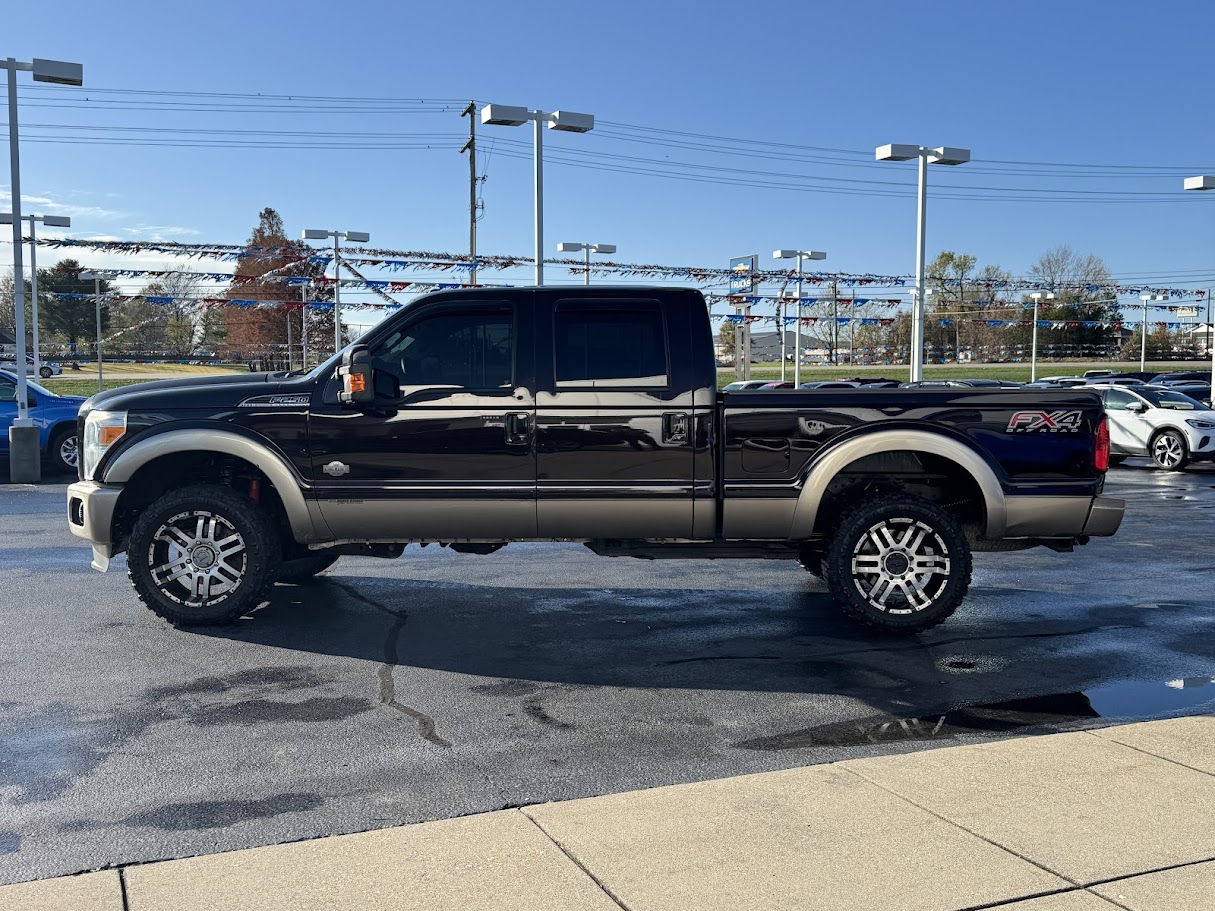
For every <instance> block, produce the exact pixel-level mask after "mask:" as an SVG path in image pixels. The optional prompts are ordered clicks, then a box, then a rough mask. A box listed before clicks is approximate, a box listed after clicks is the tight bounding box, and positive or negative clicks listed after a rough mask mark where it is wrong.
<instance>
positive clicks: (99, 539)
mask: <svg viewBox="0 0 1215 911" xmlns="http://www.w3.org/2000/svg"><path fill="white" fill-rule="evenodd" d="M121 493H122V488H121V487H108V486H106V485H105V484H98V483H96V482H95V481H77V482H76V483H75V484H72V485H71V486H69V487H68V489H67V507H68V528H69V529H71V532H72V534H74V535H75V536H76V537H78V538H84V540H86V541H88V542H89V543H90V544H92V545H93V563H92V566H93V569H95V570H97V571H99V572H105V571H106V570H107V569H108V568H109V565H110V557H112V556H114V541H113V527H114V510H115V508H117V506H118V497H119V495H120V494H121Z"/></svg>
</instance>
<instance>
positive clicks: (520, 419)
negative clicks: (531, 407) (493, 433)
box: [506, 411, 532, 446]
mask: <svg viewBox="0 0 1215 911" xmlns="http://www.w3.org/2000/svg"><path fill="white" fill-rule="evenodd" d="M531 438H532V415H531V412H530V411H508V412H507V413H506V444H507V445H508V446H526V445H527V444H528V443H529V442H531Z"/></svg>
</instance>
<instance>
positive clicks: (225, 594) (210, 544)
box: [127, 484, 280, 626]
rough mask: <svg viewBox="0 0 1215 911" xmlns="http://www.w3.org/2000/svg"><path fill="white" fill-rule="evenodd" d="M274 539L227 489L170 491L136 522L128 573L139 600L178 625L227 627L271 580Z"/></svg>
mask: <svg viewBox="0 0 1215 911" xmlns="http://www.w3.org/2000/svg"><path fill="white" fill-rule="evenodd" d="M279 552H280V544H279V540H278V535H277V533H276V532H275V530H274V526H273V525H272V524H271V522H270V521H269V518H268V517H267V515H266V514H265V512H263V511H262V509H261V507H259V506H258V505H257V504H256V503H254V502H253V501H252V500H249V499H248V498H246V497H244V496H242V495H241V494H239V493H237V492H236V491H235V490H233V489H231V488H229V487H222V486H220V485H211V484H200V485H196V486H192V487H185V488H182V489H181V490H176V491H170V492H169V493H166V494H165V495H164V496H162V497H160V498H159V499H157V500H155V501H154V502H153V503H152V504H151V505H149V506H148V507H147V508H146V509H145V510H144V511H143V514H142V515H140V517H139V519H138V520H137V521H136V522H135V527H134V528H133V529H132V530H131V538H130V543H129V546H128V552H127V572H128V574H129V575H130V578H131V584H132V585H133V586H134V587H135V592H136V593H137V594H138V595H139V599H140V600H141V601H143V603H144V604H145V605H147V606H148V608H150V609H151V610H152V611H153V612H154V613H156V614H159V615H160V616H161V617H164V618H165V619H166V620H168V621H169V622H170V623H173V624H176V625H181V626H192V625H205V624H213V623H225V622H228V621H230V620H235V619H236V618H237V617H239V616H240V615H241V614H243V613H245V612H246V611H248V610H250V609H252V608H253V607H255V606H256V605H257V604H258V603H259V602H260V601H261V598H262V592H263V591H264V590H265V589H266V587H267V586H268V585H270V584H271V583H272V582H273V581H274V577H275V567H276V565H277V563H278V561H279Z"/></svg>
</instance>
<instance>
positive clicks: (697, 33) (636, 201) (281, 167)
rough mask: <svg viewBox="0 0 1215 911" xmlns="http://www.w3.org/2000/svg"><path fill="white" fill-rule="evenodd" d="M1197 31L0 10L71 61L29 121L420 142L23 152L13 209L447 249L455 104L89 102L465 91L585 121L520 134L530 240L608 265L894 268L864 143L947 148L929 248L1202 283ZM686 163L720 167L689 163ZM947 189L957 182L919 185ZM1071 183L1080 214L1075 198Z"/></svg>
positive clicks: (1206, 102) (1204, 20)
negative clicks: (542, 187) (803, 263)
mask: <svg viewBox="0 0 1215 911" xmlns="http://www.w3.org/2000/svg"><path fill="white" fill-rule="evenodd" d="M1211 20H1212V16H1211V12H1210V7H1209V4H1201V3H1198V2H1187V0H1179V2H1164V3H1157V4H1152V5H1144V4H1142V3H1130V2H1123V0H1101V2H1094V0H1067V2H1060V0H1054V2H1040V0H1028V2H1018V3H1003V4H996V3H974V4H956V3H954V4H941V5H938V6H936V7H933V6H926V5H924V4H914V3H910V2H899V3H894V2H886V0H871V2H867V3H853V4H839V3H806V2H800V3H752V4H746V5H741V4H740V5H733V4H730V5H727V4H721V3H699V4H687V3H681V4H668V3H662V2H648V3H638V2H631V0H617V2H613V3H610V4H573V3H571V4H565V5H560V4H551V3H549V4H539V3H535V2H518V3H510V4H508V3H501V2H497V3H487V2H479V0H478V2H469V3H463V4H413V3H409V4H403V3H374V2H373V3H365V4H357V5H356V4H347V5H341V4H338V5H334V4H329V3H325V4H322V3H312V2H300V3H294V4H291V5H290V6H287V5H283V4H273V3H232V2H223V0H221V2H214V3H209V4H206V5H188V6H182V5H178V4H167V3H163V2H162V3H147V2H143V0H124V2H123V3H120V4H98V3H93V2H90V3H84V2H74V0H73V2H59V3H55V4H39V3H21V4H10V8H9V9H8V10H7V11H6V25H7V26H8V27H7V28H6V29H5V34H6V36H7V37H6V39H5V45H6V47H5V48H4V52H5V53H6V54H14V55H16V56H18V57H19V58H21V59H29V58H30V57H31V56H35V55H36V56H40V57H49V58H59V59H65V60H72V61H78V62H81V63H83V64H84V66H85V78H86V87H85V88H83V89H79V90H72V91H68V90H52V91H47V90H45V89H41V90H38V89H33V88H32V87H31V85H30V83H29V80H28V77H23V79H22V83H21V87H22V101H23V108H22V113H21V119H22V123H23V135H24V136H27V137H30V138H35V137H39V136H42V137H56V138H63V137H65V136H70V137H76V138H84V139H90V138H94V137H96V136H99V135H106V136H111V137H114V136H125V137H127V138H137V139H140V140H141V141H143V140H147V139H148V138H155V139H161V140H164V139H168V140H170V141H194V140H197V139H202V140H206V141H215V140H224V141H230V140H232V139H245V140H247V139H248V138H249V134H236V133H214V132H203V133H183V132H180V131H182V130H203V131H214V130H255V131H267V132H268V133H270V134H278V135H277V136H275V135H269V136H262V137H261V138H262V139H266V140H269V141H274V142H279V143H281V142H282V141H283V134H284V133H286V132H287V131H294V132H297V133H299V132H306V133H318V134H326V133H328V134H338V135H337V136H328V137H326V136H314V137H311V138H309V140H308V141H311V142H330V141H343V142H346V143H348V144H355V145H358V144H360V143H361V142H366V143H370V142H372V141H373V140H371V139H368V138H367V134H369V133H384V134H425V135H426V136H427V137H433V138H427V139H420V140H416V142H419V143H430V144H431V145H432V146H433V148H431V149H399V148H398V149H371V148H354V149H341V150H332V149H317V148H288V149H284V148H275V149H253V148H247V147H236V148H214V147H207V148H197V147H178V146H159V147H151V146H141V145H134V146H127V145H97V144H90V143H83V144H78V143H72V144H46V143H35V142H27V143H24V144H23V175H24V177H23V180H24V186H23V192H24V195H27V196H30V197H36V198H38V199H41V200H45V202H43V203H41V204H35V205H34V206H33V209H34V210H38V209H39V208H40V207H41V209H43V210H45V211H52V210H54V211H63V212H70V213H71V214H73V217H74V225H73V233H74V234H78V235H79V236H94V235H104V236H112V237H117V238H122V239H138V238H151V237H161V238H166V239H176V240H183V241H191V240H200V241H204V240H205V241H214V242H227V243H233V242H240V241H242V240H244V239H245V237H247V235H248V233H249V230H250V228H251V227H252V226H253V224H254V223H255V220H256V214H257V212H258V210H259V209H261V208H262V207H263V206H273V207H275V208H276V209H278V210H279V211H280V213H281V214H282V215H283V217H284V219H285V221H286V223H287V226H288V228H289V230H290V231H291V232H292V233H295V232H297V231H298V230H299V229H300V228H302V227H336V228H351V229H355V230H366V231H369V232H371V235H372V240H373V242H374V245H376V246H385V247H394V248H403V249H428V250H436V251H463V250H465V249H466V245H467V234H468V227H467V199H468V184H467V180H468V172H467V160H466V158H465V157H463V156H461V155H460V154H459V153H458V148H459V144H460V142H461V141H462V140H461V136H462V134H464V133H465V132H466V130H467V120H466V119H461V118H460V117H459V116H458V114H457V113H455V112H454V111H451V112H448V113H401V112H399V111H400V109H401V108H402V107H408V106H404V105H401V104H400V103H393V104H390V103H383V104H374V103H369V102H367V101H352V102H349V105H348V107H344V108H343V109H341V110H338V109H335V108H337V107H338V106H337V105H334V104H333V103H324V104H323V105H320V107H324V108H329V109H328V110H313V111H311V112H309V111H307V110H304V111H301V110H299V108H300V107H301V103H300V102H289V103H284V105H283V106H284V107H294V108H295V109H294V110H291V111H287V112H281V113H280V112H273V113H271V112H263V113H246V112H234V111H231V110H226V109H221V110H195V109H191V110H149V109H148V105H149V104H151V103H159V102H160V101H178V102H180V101H188V102H192V103H194V104H198V103H199V102H200V101H205V100H206V99H198V98H192V97H188V96H182V97H177V96H159V99H158V96H147V95H139V96H121V95H113V94H101V93H94V94H90V89H94V90H96V89H146V90H156V91H180V92H217V93H263V94H273V95H278V94H290V95H293V96H299V95H307V96H343V97H350V98H358V99H368V98H391V99H402V98H418V99H449V100H451V101H452V102H454V101H456V100H458V99H470V98H475V99H477V100H479V101H496V102H502V103H507V104H525V105H529V106H533V107H539V108H544V109H547V110H553V109H557V108H565V109H569V110H575V111H585V112H590V113H593V114H594V115H595V116H596V117H597V118H598V121H599V124H600V126H599V128H598V129H597V130H596V131H595V132H592V133H589V134H585V135H577V134H556V133H552V132H549V133H548V134H547V135H546V142H547V146H546V148H547V150H548V151H550V152H551V153H553V154H552V155H551V156H550V158H549V159H548V160H547V164H546V199H547V205H546V213H547V214H546V225H547V230H546V234H547V238H548V241H549V243H548V247H549V250H548V253H549V255H555V246H556V243H557V242H558V241H561V240H571V241H592V242H595V241H598V242H607V243H615V244H617V245H618V247H619V253H618V254H617V257H616V258H617V259H619V260H621V261H631V262H649V263H669V264H680V265H685V264H686V265H724V264H725V263H726V261H727V259H728V258H729V257H730V256H732V255H737V254H745V253H753V252H754V253H759V254H761V263H763V264H766V265H767V264H771V263H770V260H769V254H770V252H771V251H772V250H773V249H774V248H776V247H802V248H805V249H810V248H813V249H821V250H826V251H827V252H828V255H829V259H828V261H827V262H826V263H825V264H824V265H825V266H828V267H830V268H832V269H838V270H840V271H846V272H878V273H907V272H910V271H912V269H913V267H914V260H913V256H914V228H915V198H914V182H915V170H914V164H913V163H906V164H902V165H892V164H877V163H874V162H872V157H873V155H872V152H873V149H874V147H875V146H877V145H880V144H883V143H886V142H903V143H922V144H924V145H929V146H936V145H941V144H944V145H952V146H962V147H967V148H970V149H972V151H973V155H974V161H973V163H972V164H970V165H966V166H963V167H958V168H946V167H934V168H932V169H931V171H930V186H931V189H930V194H935V195H930V203H929V234H928V248H929V255H930V256H931V255H932V254H933V253H935V252H936V251H938V250H941V249H954V250H959V251H965V252H970V253H973V254H975V255H976V256H978V258H979V261H980V263H998V264H1000V265H1002V266H1004V267H1005V268H1008V269H1010V270H1012V271H1013V272H1014V273H1015V274H1024V273H1025V272H1026V271H1027V270H1028V268H1029V266H1030V265H1031V263H1032V262H1033V261H1034V259H1035V258H1036V257H1037V256H1038V255H1039V254H1040V253H1042V252H1043V251H1044V250H1045V249H1047V248H1049V247H1051V246H1054V245H1057V244H1063V243H1067V244H1070V245H1072V246H1073V247H1075V248H1076V249H1077V250H1079V251H1081V252H1084V253H1089V252H1092V253H1097V254H1099V255H1101V256H1102V257H1104V258H1105V260H1106V262H1107V264H1108V265H1109V267H1110V269H1111V271H1112V272H1113V273H1114V274H1115V275H1116V276H1128V281H1130V280H1132V279H1131V278H1130V277H1131V276H1134V277H1135V278H1134V280H1139V278H1140V277H1142V278H1144V279H1145V280H1146V279H1147V278H1148V277H1149V276H1151V277H1154V280H1155V282H1156V283H1157V284H1160V285H1170V286H1175V287H1181V286H1192V287H1206V286H1207V285H1208V284H1210V285H1215V193H1210V194H1199V193H1183V192H1182V191H1181V180H1182V177H1183V176H1186V175H1189V174H1198V173H1212V172H1215V142H1213V141H1212V140H1213V139H1215V118H1212V116H1211V104H1210V98H1211V86H1212V85H1213V84H1215V79H1213V74H1215V65H1213V64H1212V63H1211V59H1210V50H1209V41H1208V40H1206V38H1204V37H1203V31H1204V29H1209V28H1210V26H1211ZM84 99H89V100H88V101H87V102H85V101H84ZM215 102H216V104H217V105H218V106H219V107H221V108H230V107H231V106H232V103H233V102H232V101H231V100H230V99H215ZM50 104H70V105H71V106H69V107H50V106H46V105H50ZM428 104H429V102H428ZM124 106H130V107H137V108H139V109H136V110H123V109H121V108H123V107H124ZM413 107H417V106H413ZM360 108H362V109H363V110H359V109H360ZM35 125H45V126H35ZM609 125H610V126H609ZM82 126H83V127H106V128H109V129H111V130H113V128H117V127H134V128H140V130H146V129H147V128H155V129H157V130H164V131H165V132H158V133H149V132H141V131H138V130H135V131H130V130H128V131H122V130H113V131H112V132H107V133H104V134H101V133H98V132H97V131H96V130H95V129H83V130H82V129H78V128H79V127H82ZM638 127H641V128H647V129H637V128H638ZM655 128H658V129H666V130H674V131H683V132H686V133H695V134H708V135H709V136H714V137H732V138H738V139H749V140H755V141H758V142H763V143H768V144H769V145H762V146H760V145H756V146H746V147H745V149H746V150H747V151H748V152H749V153H751V154H747V155H743V154H737V152H738V150H739V149H741V148H744V147H741V146H731V145H729V144H723V143H721V142H720V141H717V140H701V139H694V138H692V137H676V138H678V139H679V140H680V142H681V143H682V145H681V146H679V147H673V146H671V145H665V144H656V143H655V140H661V141H664V142H665V141H666V140H668V139H670V138H672V137H669V136H665V135H664V134H660V133H655V132H652V130H653V129H655ZM480 131H481V141H482V148H483V150H484V151H483V154H482V155H481V163H482V166H483V167H484V168H485V169H486V173H487V177H488V179H487V181H486V183H485V186H484V188H483V193H482V195H483V199H484V202H485V211H484V216H483V218H482V220H481V222H480V228H479V230H480V242H479V246H480V249H481V250H482V252H493V253H514V254H529V253H530V252H531V246H532V236H531V229H532V211H531V192H532V191H531V166H530V162H529V160H528V148H527V145H526V143H528V142H529V141H530V132H529V130H528V128H518V129H504V128H494V127H483V128H480ZM491 139H492V140H494V142H493V143H492V145H491ZM639 140H645V141H644V142H642V141H639ZM380 141H389V142H393V143H397V144H400V143H401V140H400V139H391V140H380ZM520 143H522V144H523V145H517V144H520ZM688 143H696V144H699V145H701V146H708V148H707V149H705V148H689V147H687V144H688ZM512 144H515V145H512ZM491 148H492V149H493V151H490V149H491ZM730 148H733V149H734V150H735V151H734V152H732V153H731V154H724V153H723V152H722V151H721V150H722V149H730ZM822 150H826V151H822ZM563 153H564V154H563ZM754 153H759V155H756V154H754ZM512 155H516V156H519V157H511V156H512ZM588 155H590V156H596V157H592V158H587V156H588ZM602 155H621V156H634V157H636V158H645V159H652V160H655V161H657V162H658V164H655V163H652V162H651V163H641V162H635V161H627V160H622V159H605V158H602V157H598V156H602ZM791 155H792V156H796V157H797V160H792V159H791V158H789V157H788V156H791ZM571 156H575V157H576V156H580V158H579V160H582V161H584V162H587V163H591V164H596V165H598V166H602V165H603V164H604V163H605V162H606V163H611V164H612V165H613V166H620V165H625V166H627V167H630V168H635V167H639V166H640V167H645V168H658V169H662V170H668V169H676V170H677V172H678V173H680V174H681V175H682V176H684V177H687V176H689V175H695V176H700V177H705V176H710V177H718V178H720V177H721V176H730V177H733V178H735V179H739V178H741V179H747V180H755V179H757V177H756V175H755V174H754V172H757V171H758V172H773V173H780V174H789V175H794V176H793V177H788V178H777V181H778V182H780V183H784V184H788V185H800V186H811V185H812V186H813V187H814V189H813V190H811V191H799V190H793V189H773V188H755V187H744V186H729V185H722V184H719V183H711V182H699V181H689V180H673V179H668V178H662V177H654V176H648V175H645V174H640V173H618V172H615V171H608V170H600V169H591V168H586V167H574V166H569V165H566V164H563V163H561V162H560V161H559V160H558V159H560V158H562V157H571ZM760 156H768V157H760ZM782 156H783V157H782ZM1028 163H1043V164H1028ZM696 165H701V166H711V167H716V168H731V169H736V170H735V171H704V170H695V169H690V168H689V167H687V166H696ZM1061 165H1081V166H1084V167H1063V166H1061ZM1097 166H1110V167H1097ZM766 179H769V180H771V179H773V178H766ZM844 181H878V182H880V183H873V184H870V183H848V182H844ZM7 183H8V181H7V178H4V179H3V180H0V184H2V185H4V186H6V187H7ZM964 188H976V189H972V190H969V192H970V193H971V194H972V195H974V196H978V197H981V198H978V199H950V198H946V197H947V195H948V194H950V193H961V192H967V190H966V189H964ZM977 188H982V189H977ZM989 188H990V189H989ZM825 190H831V191H835V192H824V191H825ZM856 190H863V191H865V192H867V193H868V192H877V193H881V194H892V195H876V196H874V195H855V194H854V192H852V191H856ZM838 191H848V192H838ZM1111 191H1126V192H1127V193H1128V194H1141V195H1127V196H1124V197H1120V198H1116V199H1115V200H1114V201H1110V197H1109V196H1108V195H1103V194H1109V193H1110V192H1111ZM893 194H898V195H893ZM1153 194H1160V195H1159V196H1156V195H1153ZM1081 197H1086V198H1093V199H1102V200H1104V201H1101V202H1077V201H1074V200H1076V199H1078V198H1081ZM1026 199H1033V200H1035V201H1025V200H1026ZM1132 199H1133V200H1135V201H1134V202H1132V201H1129V200H1132ZM1038 200H1041V201H1038ZM1140 200H1145V201H1140ZM29 210H30V205H29V204H27V211H29ZM5 249H6V250H7V247H6V248H5ZM4 255H5V256H7V255H8V254H7V253H5V254H4ZM82 258H83V259H85V260H86V261H87V260H88V257H82ZM147 261H148V260H145V262H147ZM96 264H99V265H100V264H102V263H100V262H98V263H96ZM514 277H518V278H525V277H526V273H520V274H519V275H517V276H514ZM559 277H560V276H559V275H557V274H550V280H553V279H558V278H559Z"/></svg>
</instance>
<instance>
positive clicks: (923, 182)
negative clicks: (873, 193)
mask: <svg viewBox="0 0 1215 911" xmlns="http://www.w3.org/2000/svg"><path fill="white" fill-rule="evenodd" d="M913 158H915V159H918V160H919V171H920V181H919V195H918V199H919V202H918V204H917V206H916V241H915V247H916V259H915V289H916V290H915V303H914V305H913V312H912V321H911V381H912V382H913V383H914V382H918V381H919V380H922V379H923V378H924V245H925V230H926V225H925V221H926V217H927V209H928V166H929V165H930V164H947V165H959V164H966V162H968V161H970V149H954V148H950V147H949V146H941V147H940V148H936V149H929V148H925V147H924V146H915V145H901V144H897V143H896V144H892V145H884V146H878V148H877V160H878V161H911V159H913Z"/></svg>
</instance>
